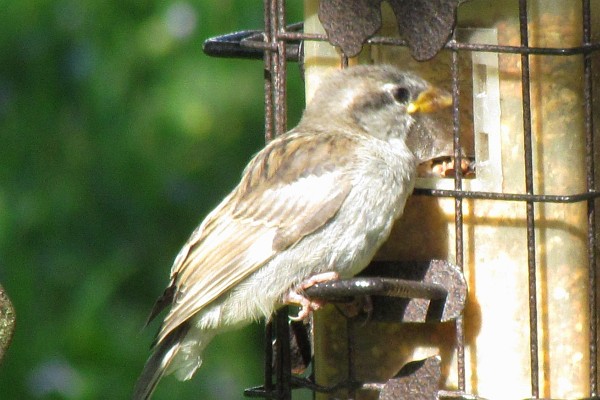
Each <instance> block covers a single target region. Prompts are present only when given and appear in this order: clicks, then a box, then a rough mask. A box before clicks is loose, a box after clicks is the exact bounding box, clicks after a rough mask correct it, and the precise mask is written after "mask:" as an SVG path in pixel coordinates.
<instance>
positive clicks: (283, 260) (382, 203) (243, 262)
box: [133, 66, 452, 399]
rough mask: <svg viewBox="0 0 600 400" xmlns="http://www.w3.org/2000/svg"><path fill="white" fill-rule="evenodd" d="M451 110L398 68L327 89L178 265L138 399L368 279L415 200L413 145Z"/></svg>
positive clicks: (249, 170)
mask: <svg viewBox="0 0 600 400" xmlns="http://www.w3.org/2000/svg"><path fill="white" fill-rule="evenodd" d="M451 102H452V101H451V98H450V96H449V95H448V94H446V93H445V92H442V91H440V90H439V89H436V88H433V87H431V86H430V85H429V84H428V83H427V82H425V81H424V80H422V79H420V78H418V77H417V76H415V75H412V74H410V73H407V72H402V71H399V70H398V69H396V68H395V67H392V66H356V67H351V68H348V69H345V70H342V71H337V72H334V73H332V74H331V75H330V76H329V77H328V78H327V79H324V80H323V83H322V84H321V85H320V87H319V89H317V91H316V93H315V95H314V98H313V99H312V101H311V102H310V104H308V106H307V108H306V110H305V111H304V114H303V116H302V119H301V120H300V122H299V123H298V126H296V127H295V128H294V129H292V130H290V131H289V132H287V133H285V134H283V135H281V136H279V137H277V138H275V139H274V140H273V141H271V142H270V143H269V144H267V146H266V147H265V148H264V149H263V150H262V151H260V152H259V153H258V154H257V155H256V156H254V158H253V159H252V160H251V161H250V163H249V164H248V166H247V167H246V169H245V170H244V173H243V176H242V180H241V182H240V183H239V185H238V186H237V187H236V188H235V189H234V190H233V191H232V192H231V193H230V194H229V195H228V196H227V197H226V198H225V199H224V200H223V201H222V202H221V204H219V205H218V206H217V208H215V209H214V210H213V211H212V212H211V213H210V214H209V215H208V216H207V217H206V219H205V220H204V221H203V222H202V223H201V224H200V226H199V227H198V228H197V229H196V230H195V231H194V232H193V233H192V235H191V237H190V239H189V240H188V241H187V243H186V244H185V245H184V247H183V249H181V251H180V253H179V255H178V256H177V258H176V259H175V262H174V264H173V267H172V269H171V277H170V278H171V280H170V283H169V286H168V288H167V289H166V290H165V292H164V294H163V295H162V297H161V298H160V299H159V300H158V301H157V304H156V305H155V307H154V309H153V311H152V313H151V316H150V318H149V320H151V319H152V318H154V317H155V316H156V315H157V314H158V313H159V312H160V311H161V310H162V309H164V308H165V307H167V306H171V308H170V310H169V313H168V314H167V316H166V318H165V320H164V322H163V324H162V326H161V329H160V331H159V333H158V335H157V338H156V340H155V343H154V345H153V354H152V355H151V357H150V358H149V359H148V361H147V362H146V366H145V368H144V371H143V372H142V375H141V376H140V378H139V380H138V382H137V385H136V388H135V392H134V395H133V398H134V399H148V398H149V397H150V396H151V394H152V392H153V390H154V388H155V386H156V384H157V383H158V381H159V379H160V378H161V377H162V376H163V375H164V374H169V373H174V374H175V376H176V377H177V378H178V379H180V380H187V379H190V378H191V377H192V375H193V374H194V372H195V371H196V369H198V367H200V365H201V363H202V351H203V350H204V348H205V347H206V345H207V344H208V342H209V341H210V340H211V339H212V338H213V337H214V336H215V335H217V334H219V333H221V332H224V331H228V330H232V329H236V328H239V327H241V326H244V325H246V324H248V323H250V322H252V321H255V320H257V319H259V318H261V317H266V318H269V317H270V316H271V315H272V314H273V312H274V310H276V309H277V308H278V307H280V306H282V305H283V304H286V303H294V304H298V305H300V306H301V310H300V313H299V317H300V318H304V317H306V316H307V315H308V314H309V313H310V311H312V310H315V309H317V308H318V307H319V305H320V304H319V303H318V302H315V301H311V300H309V299H307V298H306V297H304V296H303V289H305V288H307V287H308V286H310V285H312V284H314V283H316V282H320V281H323V280H328V279H336V278H338V277H351V276H353V275H354V274H356V273H358V272H359V271H361V270H362V269H363V268H365V267H366V266H367V264H369V262H370V261H371V259H372V258H373V256H374V254H375V252H376V250H377V249H378V248H379V247H380V246H381V244H382V243H383V242H384V241H385V240H386V238H387V237H388V235H389V233H390V230H391V228H392V225H393V223H394V221H395V220H396V219H397V218H398V217H400V215H401V214H402V211H403V209H404V204H405V203H406V199H407V198H408V196H409V195H410V194H411V193H412V190H413V186H414V181H415V176H416V165H417V163H418V162H419V161H421V160H418V159H417V157H416V156H415V154H419V151H418V150H419V149H417V148H415V146H416V147H418V146H421V145H422V146H425V144H423V143H421V144H419V141H418V140H409V141H408V140H407V136H408V135H409V133H410V132H411V131H412V130H413V128H414V127H415V126H418V124H419V118H421V115H422V114H423V113H430V112H434V111H436V110H439V109H441V108H444V107H447V106H448V105H450V104H451ZM416 131H418V130H416ZM430 136H431V135H430ZM433 136H435V135H433ZM407 142H411V143H413V145H412V147H413V148H409V147H408V146H407Z"/></svg>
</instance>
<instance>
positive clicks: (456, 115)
mask: <svg viewBox="0 0 600 400" xmlns="http://www.w3.org/2000/svg"><path fill="white" fill-rule="evenodd" d="M453 35H454V33H453ZM458 62H459V59H458V51H456V50H455V51H453V52H452V125H453V129H454V132H453V134H454V165H461V161H462V146H461V141H460V86H459V82H460V71H459V65H458ZM462 179H463V178H462V170H461V168H456V174H455V178H454V189H455V190H456V191H461V190H462ZM454 234H455V239H456V240H455V252H456V265H457V266H458V267H459V268H460V269H461V271H462V269H463V266H464V265H463V264H464V252H463V249H464V245H463V199H462V198H460V197H456V198H455V199H454ZM455 329H456V352H457V357H456V358H457V368H458V389H459V390H460V391H464V390H465V333H464V321H463V317H462V316H461V317H459V318H457V319H456V324H455Z"/></svg>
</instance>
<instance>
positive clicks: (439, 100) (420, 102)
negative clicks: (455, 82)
mask: <svg viewBox="0 0 600 400" xmlns="http://www.w3.org/2000/svg"><path fill="white" fill-rule="evenodd" d="M451 105H452V96H451V95H450V94H449V93H447V92H445V91H443V90H440V89H438V88H435V87H429V88H428V89H426V90H424V91H422V92H421V93H419V96H418V97H417V99H416V100H415V101H413V102H411V103H409V104H408V106H407V107H406V111H407V112H408V113H409V114H414V113H432V112H436V111H439V110H442V109H444V108H447V107H450V106H451Z"/></svg>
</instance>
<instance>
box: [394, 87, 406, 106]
mask: <svg viewBox="0 0 600 400" xmlns="http://www.w3.org/2000/svg"><path fill="white" fill-rule="evenodd" d="M392 96H394V100H396V101H397V102H398V103H408V101H409V100H410V92H409V91H408V89H407V88H405V87H402V86H400V87H396V88H394V89H393V90H392Z"/></svg>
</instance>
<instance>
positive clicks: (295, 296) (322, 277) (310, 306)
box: [283, 272, 340, 321]
mask: <svg viewBox="0 0 600 400" xmlns="http://www.w3.org/2000/svg"><path fill="white" fill-rule="evenodd" d="M339 277H340V276H339V274H338V273H337V272H324V273H322V274H317V275H313V276H311V277H310V278H308V279H306V280H305V281H303V282H302V283H301V284H300V285H298V286H297V287H296V288H293V289H291V290H290V291H289V292H288V293H287V294H286V295H285V297H284V299H283V301H284V303H287V304H297V305H299V306H300V307H301V308H300V311H299V312H298V315H297V316H295V317H292V316H290V317H289V318H290V319H291V320H292V321H304V320H306V319H307V318H308V317H309V315H310V313H311V312H312V311H316V310H318V309H319V308H321V307H323V305H324V304H325V302H324V301H323V300H311V299H309V298H307V297H306V296H305V295H304V294H303V292H304V289H306V288H309V287H311V286H312V285H315V284H317V283H321V282H327V281H331V280H336V279H339Z"/></svg>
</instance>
